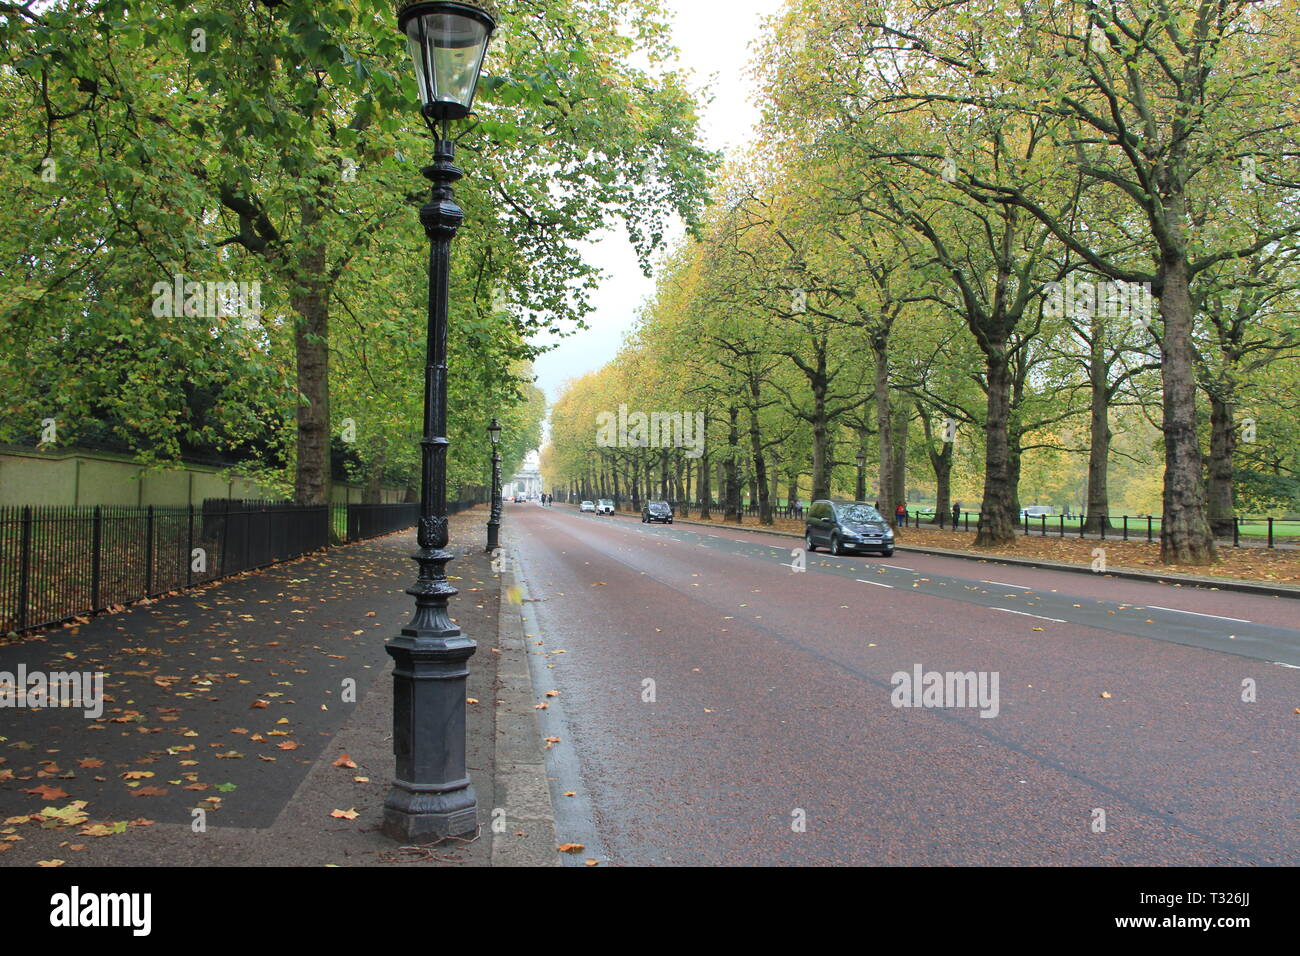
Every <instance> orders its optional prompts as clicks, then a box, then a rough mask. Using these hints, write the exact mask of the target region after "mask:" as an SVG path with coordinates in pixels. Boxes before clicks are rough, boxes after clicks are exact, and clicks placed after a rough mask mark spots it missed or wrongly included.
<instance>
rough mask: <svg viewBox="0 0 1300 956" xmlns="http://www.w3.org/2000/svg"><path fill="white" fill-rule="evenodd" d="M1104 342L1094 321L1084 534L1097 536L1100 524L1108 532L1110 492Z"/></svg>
mask: <svg viewBox="0 0 1300 956" xmlns="http://www.w3.org/2000/svg"><path fill="white" fill-rule="evenodd" d="M1104 350H1105V341H1104V339H1103V337H1102V329H1101V324H1100V322H1099V321H1098V320H1096V319H1094V321H1093V323H1092V355H1091V356H1090V358H1089V360H1088V372H1089V377H1090V378H1091V383H1090V387H1091V395H1090V400H1091V405H1092V416H1091V422H1090V424H1089V433H1090V436H1091V442H1090V444H1091V447H1090V448H1089V451H1088V508H1087V515H1088V518H1087V522H1086V523H1085V524H1084V531H1087V532H1089V533H1091V534H1098V533H1100V532H1101V530H1102V526H1103V524H1104V525H1105V527H1106V529H1107V530H1110V528H1111V527H1112V525H1111V522H1110V489H1109V488H1108V481H1109V470H1110V439H1111V431H1110V388H1109V383H1108V382H1107V381H1106V371H1107V369H1106V357H1105V354H1104Z"/></svg>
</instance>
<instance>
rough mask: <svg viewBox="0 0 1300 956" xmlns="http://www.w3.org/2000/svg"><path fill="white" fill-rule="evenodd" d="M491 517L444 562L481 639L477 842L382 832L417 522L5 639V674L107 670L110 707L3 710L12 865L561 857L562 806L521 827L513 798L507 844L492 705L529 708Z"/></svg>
mask: <svg viewBox="0 0 1300 956" xmlns="http://www.w3.org/2000/svg"><path fill="white" fill-rule="evenodd" d="M484 517H485V514H483V513H477V512H470V513H467V514H462V515H456V516H453V517H452V518H451V529H452V545H451V548H452V550H453V551H454V552H456V554H457V557H456V559H455V560H454V561H453V562H451V564H449V565H448V571H449V574H450V576H451V577H452V583H454V584H455V585H456V587H457V588H459V589H460V592H461V593H460V595H459V596H458V597H456V598H454V599H453V601H452V614H453V617H454V618H455V619H456V620H457V622H458V623H459V624H460V625H461V627H462V628H463V629H464V631H465V632H466V633H467V634H468V635H469V636H470V637H472V638H473V639H474V640H476V641H477V642H478V645H479V649H478V652H477V653H476V654H475V655H474V657H473V658H471V660H470V678H469V684H468V691H467V693H468V696H469V697H470V698H471V699H472V700H474V701H475V703H472V704H470V705H469V709H468V731H469V733H468V750H467V757H468V763H469V766H470V772H471V777H472V780H473V783H474V787H475V790H476V791H477V795H478V803H479V821H480V826H481V832H480V835H479V837H478V838H477V839H474V840H468V841H464V840H452V841H445V842H444V843H442V844H440V845H438V846H435V847H428V848H406V849H402V848H399V847H398V846H397V845H396V844H394V843H393V842H392V841H390V840H388V839H387V838H386V837H384V836H383V835H382V834H381V833H380V832H379V829H378V828H379V824H380V821H381V817H382V813H381V810H382V804H383V800H384V797H385V795H386V793H387V791H388V787H389V782H390V780H391V776H392V773H393V765H394V763H393V754H392V743H391V721H392V717H391V714H392V677H391V661H390V659H389V657H388V655H387V654H386V653H385V651H384V642H385V640H386V639H387V638H389V637H392V636H394V635H396V633H397V632H398V630H399V629H400V628H401V627H402V626H403V625H404V624H406V622H407V621H408V620H409V618H410V616H411V607H412V601H411V598H410V597H409V596H408V595H406V594H405V593H403V589H404V588H406V587H407V586H408V585H409V584H410V582H411V580H413V578H414V574H415V564H414V562H413V561H411V560H410V559H409V554H410V552H411V551H413V550H414V541H413V535H412V533H411V532H409V531H408V532H402V533H398V534H394V535H389V536H387V537H384V538H377V539H372V540H370V541H365V542H359V543H356V544H351V545H347V546H344V547H339V548H332V549H329V550H326V551H321V552H318V553H316V554H313V555H309V556H307V557H304V558H301V559H297V560H295V561H292V562H287V563H285V564H281V565H276V566H275V567H272V568H268V569H265V570H262V571H258V572H252V573H249V574H246V575H241V576H238V577H235V578H231V579H227V580H225V581H222V582H219V583H217V584H214V585H212V586H209V587H205V588H203V589H198V590H193V591H189V592H186V593H185V594H182V595H178V596H175V597H170V598H166V599H161V600H157V601H153V602H150V603H147V604H146V603H143V602H142V603H141V604H138V605H135V606H133V607H131V608H128V609H127V610H126V611H124V612H121V613H119V614H112V615H102V616H100V617H97V618H95V619H93V620H91V621H90V622H89V623H88V624H84V625H81V626H79V627H69V628H62V629H58V630H55V631H51V632H48V633H46V634H42V635H37V636H34V637H30V638H27V639H25V640H22V641H20V642H15V643H11V644H5V645H0V672H9V673H16V672H17V668H18V665H19V664H23V665H25V666H26V668H27V670H28V672H33V671H37V670H41V671H46V672H53V671H71V670H77V671H95V670H98V671H103V672H105V675H106V676H105V687H104V692H105V704H104V712H103V714H102V715H100V716H99V717H98V719H92V718H88V717H86V716H84V715H83V713H82V711H81V710H79V709H39V708H31V707H19V708H15V709H6V710H4V711H3V712H0V716H2V717H3V720H2V721H0V866H22V865H33V864H37V863H39V862H41V861H52V860H62V861H64V863H63V865H66V866H74V865H99V866H103V865H109V866H112V865H137V866H139V865H180V866H187V865H188V866H192V865H221V866H260V865H268V866H270V865H276V866H283V865H307V866H311V865H400V864H413V865H420V864H424V865H430V864H432V865H469V866H484V865H489V864H491V863H493V862H494V856H495V857H496V859H495V862H496V863H498V864H502V863H504V864H510V863H514V862H538V863H541V862H553V861H552V860H551V859H550V858H551V857H553V856H554V855H555V850H554V837H553V827H551V824H550V821H549V817H548V816H547V813H548V812H549V799H548V800H547V802H546V805H545V806H544V807H540V808H538V807H532V808H530V810H529V814H530V816H531V817H532V819H529V820H528V821H527V824H526V825H525V824H524V823H523V822H520V821H517V820H515V821H512V820H511V819H510V817H511V815H512V810H511V809H509V808H507V812H506V814H505V817H504V819H505V820H506V826H507V828H508V832H507V834H506V835H507V836H509V837H510V839H505V840H504V841H503V840H498V841H496V842H497V844H498V845H497V846H496V848H495V853H494V840H493V832H492V821H493V813H492V812H493V809H494V808H496V807H498V806H499V805H500V804H501V802H502V800H501V799H499V797H498V782H497V774H496V767H497V751H498V748H499V738H500V736H501V735H500V734H498V726H497V712H498V710H501V709H504V708H509V709H512V711H513V712H519V711H523V710H526V709H528V708H529V707H530V706H531V696H532V691H531V687H529V686H520V685H519V684H518V682H517V681H515V682H510V681H507V682H506V684H507V685H509V686H503V685H502V683H501V681H500V680H499V676H498V662H499V660H500V658H501V656H502V655H501V654H500V653H499V650H500V649H499V648H498V647H497V645H498V642H499V633H498V632H499V630H500V628H501V621H500V602H501V600H502V595H501V588H500V580H499V578H498V577H497V576H496V575H495V574H494V573H493V571H492V568H491V562H490V559H489V557H488V556H486V555H485V554H483V551H482V535H483V519H484ZM517 617H518V615H517V614H514V615H509V614H507V615H506V618H507V620H510V619H511V618H514V619H517ZM353 684H354V685H355V702H353V701H352V700H351V699H350V695H348V697H349V699H345V691H346V690H348V689H350V688H351V687H352V686H353ZM509 726H510V732H511V733H512V734H514V735H515V738H514V739H511V740H510V741H509V744H510V746H511V747H512V748H514V752H513V753H512V756H511V766H512V773H514V774H515V776H514V777H513V778H512V779H513V780H514V784H513V786H514V788H515V789H516V790H521V789H522V786H523V785H522V783H521V782H520V778H519V777H518V775H517V768H515V766H514V765H516V764H521V763H522V764H527V763H528V762H529V761H528V760H526V759H524V758H523V757H521V756H520V755H524V756H527V755H532V757H533V758H534V759H532V761H531V762H532V763H534V764H537V765H540V764H541V763H542V758H541V755H540V740H539V738H538V736H537V734H536V732H535V728H532V730H533V732H532V733H531V735H530V734H529V733H528V731H529V729H530V726H531V725H521V724H520V723H519V722H518V721H514V720H512V721H511V722H510V724H509ZM345 755H346V756H345ZM353 764H355V766H352V765H353ZM542 788H543V790H544V788H545V782H544V779H543V780H542ZM196 808H197V809H202V810H203V811H205V812H204V817H205V818H206V819H205V823H206V829H204V830H202V831H201V832H196V826H195V820H196V815H195V814H194V810H195V809H196ZM337 814H342V815H337ZM353 814H355V816H354V815H353ZM500 816H501V814H498V817H500ZM498 829H500V827H498ZM548 829H549V830H550V832H548ZM515 834H523V835H522V836H515Z"/></svg>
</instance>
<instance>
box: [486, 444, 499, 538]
mask: <svg viewBox="0 0 1300 956" xmlns="http://www.w3.org/2000/svg"><path fill="white" fill-rule="evenodd" d="M488 436H489V437H490V438H491V439H492V497H491V498H490V499H488V500H489V501H491V502H492V512H491V516H490V517H489V518H488V525H487V528H488V539H487V550H488V553H489V554H491V553H492V552H493V551H495V550H496V549H497V548H498V547H499V546H500V545H499V544H498V539H499V537H500V534H501V455H500V454H499V453H498V449H497V444H498V443H499V442H500V441H501V423H500V422H498V421H497V420H496V419H495V418H494V419H492V424H491V425H489V426H488Z"/></svg>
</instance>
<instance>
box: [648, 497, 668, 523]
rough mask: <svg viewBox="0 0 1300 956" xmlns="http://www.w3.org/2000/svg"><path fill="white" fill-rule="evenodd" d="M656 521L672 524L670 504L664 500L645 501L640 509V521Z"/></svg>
mask: <svg viewBox="0 0 1300 956" xmlns="http://www.w3.org/2000/svg"><path fill="white" fill-rule="evenodd" d="M656 521H662V522H663V523H664V524H672V523H673V507H672V505H670V504H669V503H668V502H666V501H647V502H646V503H645V507H644V508H642V509H641V523H642V524H653V523H654V522H656Z"/></svg>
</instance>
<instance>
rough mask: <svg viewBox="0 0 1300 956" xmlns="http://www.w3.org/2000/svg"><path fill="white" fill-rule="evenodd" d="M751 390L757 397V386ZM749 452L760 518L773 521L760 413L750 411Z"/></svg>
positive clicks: (761, 521)
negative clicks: (752, 463)
mask: <svg viewBox="0 0 1300 956" xmlns="http://www.w3.org/2000/svg"><path fill="white" fill-rule="evenodd" d="M751 391H752V392H753V393H754V396H755V397H757V393H758V389H757V386H753V387H752V389H751ZM749 453H750V455H751V457H752V458H753V459H754V490H755V491H756V492H757V494H756V496H755V497H756V498H757V500H758V520H759V523H760V524H768V525H770V524H771V523H772V502H771V500H770V499H769V498H768V483H767V462H766V461H765V460H764V457H763V438H762V436H761V435H760V434H759V430H758V413H757V412H756V411H754V410H753V409H752V408H751V409H750V411H749Z"/></svg>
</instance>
